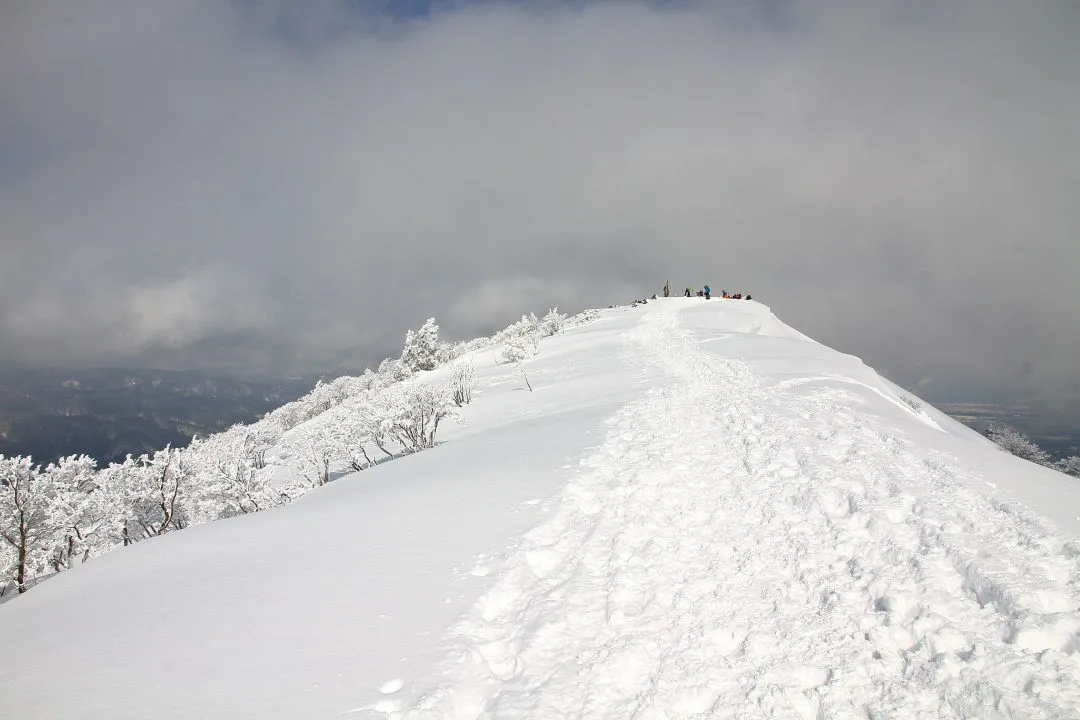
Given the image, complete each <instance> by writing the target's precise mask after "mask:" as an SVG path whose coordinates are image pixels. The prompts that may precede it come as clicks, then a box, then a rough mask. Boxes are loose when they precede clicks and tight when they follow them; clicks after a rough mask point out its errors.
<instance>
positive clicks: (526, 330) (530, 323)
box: [491, 313, 540, 343]
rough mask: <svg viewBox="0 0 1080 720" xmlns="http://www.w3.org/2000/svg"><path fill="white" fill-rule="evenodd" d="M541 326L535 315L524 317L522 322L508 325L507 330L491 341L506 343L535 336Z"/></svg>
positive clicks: (495, 335) (496, 335) (498, 333)
mask: <svg viewBox="0 0 1080 720" xmlns="http://www.w3.org/2000/svg"><path fill="white" fill-rule="evenodd" d="M539 325H540V320H539V319H538V318H537V317H536V315H535V313H529V314H528V315H522V316H521V319H520V320H518V321H517V322H515V323H511V324H510V325H507V326H506V327H505V328H503V329H502V330H500V331H499V332H497V333H495V334H494V335H492V336H491V340H492V342H495V343H504V342H506V341H507V340H510V339H512V338H516V337H521V336H523V335H530V334H534V333H536V332H537V329H538V327H539Z"/></svg>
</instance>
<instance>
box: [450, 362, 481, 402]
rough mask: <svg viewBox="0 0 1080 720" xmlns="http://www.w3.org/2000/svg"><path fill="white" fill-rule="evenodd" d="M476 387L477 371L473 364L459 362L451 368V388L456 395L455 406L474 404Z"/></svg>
mask: <svg viewBox="0 0 1080 720" xmlns="http://www.w3.org/2000/svg"><path fill="white" fill-rule="evenodd" d="M475 387H476V369H475V368H474V367H473V364H472V363H471V362H459V363H457V364H456V365H454V366H453V367H451V368H450V388H451V389H452V390H453V393H454V404H455V405H457V406H458V407H461V406H462V405H468V404H469V403H470V402H472V393H473V388H475Z"/></svg>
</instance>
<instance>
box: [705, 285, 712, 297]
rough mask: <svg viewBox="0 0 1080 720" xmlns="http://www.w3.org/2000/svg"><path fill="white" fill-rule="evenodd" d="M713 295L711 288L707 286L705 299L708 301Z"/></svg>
mask: <svg viewBox="0 0 1080 720" xmlns="http://www.w3.org/2000/svg"><path fill="white" fill-rule="evenodd" d="M711 295H712V290H710V289H709V286H708V285H706V286H705V299H706V300H708V299H709V297H710V296H711Z"/></svg>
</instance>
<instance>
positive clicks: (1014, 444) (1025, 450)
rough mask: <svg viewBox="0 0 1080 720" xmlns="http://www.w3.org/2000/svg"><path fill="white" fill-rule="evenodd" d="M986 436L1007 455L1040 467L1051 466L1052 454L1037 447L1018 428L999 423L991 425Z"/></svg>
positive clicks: (987, 428)
mask: <svg viewBox="0 0 1080 720" xmlns="http://www.w3.org/2000/svg"><path fill="white" fill-rule="evenodd" d="M986 436H987V437H988V438H990V439H991V440H992V441H993V442H994V444H995V445H997V446H998V447H999V448H1001V449H1002V450H1004V451H1005V452H1007V453H1012V454H1013V455H1015V456H1016V457H1018V458H1023V459H1024V460H1029V461H1031V462H1033V463H1037V464H1039V465H1049V464H1050V453H1048V452H1046V451H1045V450H1043V449H1042V448H1041V447H1039V446H1038V445H1036V444H1035V443H1034V442H1032V441H1031V439H1030V438H1028V436H1027V435H1025V434H1024V433H1022V432H1020V431H1019V430H1017V429H1016V428H1013V427H1009V426H1008V425H1002V424H999V423H990V424H989V425H988V426H987V427H986Z"/></svg>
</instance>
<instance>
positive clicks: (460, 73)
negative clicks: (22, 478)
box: [0, 0, 1080, 402]
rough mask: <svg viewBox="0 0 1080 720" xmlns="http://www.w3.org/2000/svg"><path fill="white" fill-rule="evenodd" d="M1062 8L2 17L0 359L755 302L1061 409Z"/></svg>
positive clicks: (455, 331) (1070, 255)
mask: <svg viewBox="0 0 1080 720" xmlns="http://www.w3.org/2000/svg"><path fill="white" fill-rule="evenodd" d="M1077 37H1080V4H1078V3H1076V2H1074V1H1073V0H1059V1H1057V2H1042V1H1041V0H1040V1H1036V2H1031V3H1026V2H1025V3H1019V2H1015V0H1007V1H1004V0H977V1H976V0H970V1H967V2H938V1H936V0H907V1H906V2H889V1H887V0H732V1H731V2H724V1H721V0H715V1H713V2H700V3H699V2H693V1H687V2H679V1H672V2H665V3H658V2H632V1H630V0H624V1H620V2H589V1H588V0H578V1H577V2H559V1H558V0H545V1H543V2H528V1H524V2H509V1H507V2H499V1H486V2H455V3H453V4H450V5H446V4H438V3H429V2H427V1H426V0H373V1H370V2H363V1H361V0H349V1H346V0H317V1H309V2H302V3H301V2H290V1H288V0H236V1H234V2H227V1H226V0H154V2H145V0H32V1H31V0H0V360H2V361H3V362H15V361H18V362H35V363H42V362H44V363H49V364H53V365H83V364H91V363H93V364H103V363H109V364H143V365H152V366H169V367H201V368H229V369H233V370H237V371H241V372H320V371H324V370H327V369H331V368H336V367H363V366H364V365H365V364H367V363H369V362H372V361H377V360H378V358H380V357H382V356H384V355H386V354H387V353H389V352H392V351H395V350H396V349H397V348H398V347H399V343H400V339H401V337H402V336H403V335H404V332H405V330H406V329H407V328H409V327H415V326H418V325H419V324H420V323H421V322H422V321H423V320H424V319H425V318H427V317H429V316H435V317H436V318H437V319H438V320H439V321H440V323H441V324H442V326H443V329H444V333H448V334H450V335H451V336H453V337H456V338H469V337H473V336H475V335H477V334H479V333H485V334H486V333H489V332H491V331H492V330H494V329H497V328H499V327H502V326H504V325H506V324H507V323H508V322H509V321H511V320H512V319H514V317H516V316H518V315H520V314H521V313H522V312H525V311H529V310H535V311H538V312H540V311H543V310H545V309H547V308H548V307H549V306H552V305H558V306H559V307H561V308H564V309H566V310H579V309H582V308H584V307H589V306H598V305H604V306H606V305H608V304H611V303H616V302H625V301H628V300H630V299H632V298H634V297H640V296H643V295H647V294H651V293H653V292H659V290H660V288H661V287H662V285H663V283H664V280H665V279H670V280H671V283H672V286H673V287H683V286H685V285H693V286H696V287H697V286H701V285H703V284H705V283H709V284H710V285H711V286H712V287H713V288H717V289H718V288H728V289H731V290H740V291H744V292H746V291H749V292H752V293H753V294H754V296H755V297H756V298H760V299H761V300H762V301H764V302H766V303H767V304H769V305H770V306H772V308H773V309H774V310H775V311H776V312H777V314H778V315H779V316H780V317H781V318H782V319H783V320H785V321H786V322H788V323H789V324H791V325H794V326H795V327H796V328H798V329H800V330H802V331H803V332H806V333H807V334H809V335H811V336H813V337H815V338H817V339H819V340H821V341H823V342H825V343H827V344H829V345H832V346H834V347H836V348H838V349H840V350H843V351H845V352H849V353H852V354H856V355H859V356H861V357H863V358H864V359H865V360H866V361H867V362H868V363H869V364H871V365H873V366H874V367H876V368H878V369H879V370H880V371H882V372H883V373H884V374H886V375H888V376H890V377H892V378H893V379H895V380H896V381H898V382H901V383H902V384H905V385H907V386H910V387H916V386H917V387H918V388H919V389H920V391H921V392H922V394H924V396H925V397H930V398H937V399H942V400H947V399H971V400H975V399H981V400H1010V399H1014V398H1016V397H1026V398H1032V397H1034V398H1039V399H1041V400H1043V401H1046V402H1057V401H1059V400H1060V399H1061V398H1074V399H1075V398H1080V321H1078V318H1080V292H1078V290H1077V289H1076V281H1077V279H1078V278H1080V80H1078V78H1080V43H1078V42H1077V41H1076V38H1077Z"/></svg>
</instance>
